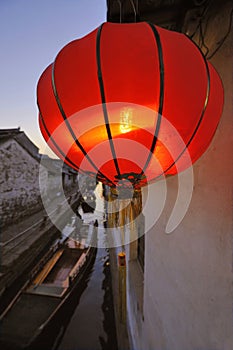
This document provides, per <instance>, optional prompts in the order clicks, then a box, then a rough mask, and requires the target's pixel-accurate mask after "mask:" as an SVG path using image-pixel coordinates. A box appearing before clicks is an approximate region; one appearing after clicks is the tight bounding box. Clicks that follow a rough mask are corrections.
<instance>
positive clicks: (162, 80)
mask: <svg viewBox="0 0 233 350" xmlns="http://www.w3.org/2000/svg"><path fill="white" fill-rule="evenodd" d="M147 24H148V25H149V26H150V28H151V29H152V31H153V34H154V37H155V41H156V44H157V48H158V56H159V71H160V95H159V108H158V118H157V123H156V127H155V132H154V137H153V141H152V144H151V148H150V153H149V155H148V158H147V160H146V163H145V165H144V167H143V170H142V172H141V174H140V175H143V173H145V170H146V168H147V167H148V165H149V163H150V160H151V157H152V155H153V152H154V150H155V146H156V143H157V140H158V135H159V130H160V126H161V120H162V113H163V102H164V62H163V50H162V44H161V41H160V36H159V33H158V31H157V29H156V28H155V26H154V25H153V24H151V23H147Z"/></svg>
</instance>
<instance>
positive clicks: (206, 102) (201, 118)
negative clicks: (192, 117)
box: [155, 35, 210, 179]
mask: <svg viewBox="0 0 233 350" xmlns="http://www.w3.org/2000/svg"><path fill="white" fill-rule="evenodd" d="M186 36H187V35H186ZM187 38H189V37H188V36H187ZM189 40H191V39H190V38H189ZM191 41H192V40H191ZM192 43H193V44H195V46H196V47H197V49H198V50H199V52H200V54H201V56H202V58H203V60H204V64H205V68H206V75H207V87H206V98H205V102H204V106H203V109H202V112H201V116H200V118H199V121H198V123H197V125H196V128H195V129H194V131H193V133H192V136H191V137H190V139H189V141H188V142H187V143H186V146H185V147H184V149H183V151H182V152H181V153H180V154H179V156H178V157H177V158H176V160H175V161H174V162H173V163H172V164H171V165H169V167H168V168H167V169H166V170H165V171H164V172H163V174H166V172H168V170H170V169H171V168H172V167H173V166H174V165H175V164H176V163H177V161H178V160H179V159H180V157H181V156H182V155H183V154H184V152H185V151H186V149H187V148H188V147H189V145H190V143H191V142H192V140H193V139H194V137H195V136H196V133H197V131H198V129H199V127H200V125H201V123H202V121H203V117H204V114H205V111H206V107H207V104H208V102H209V96H210V71H209V67H208V64H207V61H206V59H205V56H204V55H203V53H202V51H201V50H200V48H199V47H198V46H197V44H196V43H194V42H193V41H192ZM163 174H160V175H158V176H157V177H156V178H155V179H158V178H159V177H161V176H162V175H163Z"/></svg>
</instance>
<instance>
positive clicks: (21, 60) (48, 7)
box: [0, 0, 107, 152]
mask: <svg viewBox="0 0 233 350" xmlns="http://www.w3.org/2000/svg"><path fill="white" fill-rule="evenodd" d="M106 12H107V10H106V0H0V128H16V127H19V126H20V127H21V130H23V131H25V133H26V134H27V135H28V137H29V138H30V139H31V140H32V141H33V142H34V143H35V144H36V145H37V146H38V147H39V148H40V151H41V152H43V150H44V149H45V141H44V140H43V138H42V136H41V134H40V130H39V126H38V115H37V107H36V85H37V81H38V79H39V77H40V75H41V73H42V72H43V70H44V69H45V68H46V67H47V66H48V65H49V64H50V63H51V62H52V61H53V60H54V58H55V57H56V55H57V53H58V52H59V51H60V49H61V48H62V47H63V46H65V45H66V44H67V43H68V42H69V41H71V40H73V39H75V38H80V37H82V36H84V35H86V34H87V33H89V32H90V31H92V30H93V29H95V28H96V27H98V26H99V25H100V24H101V23H102V22H105V21H106Z"/></svg>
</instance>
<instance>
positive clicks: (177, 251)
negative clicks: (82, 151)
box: [129, 4, 233, 350]
mask: <svg viewBox="0 0 233 350" xmlns="http://www.w3.org/2000/svg"><path fill="white" fill-rule="evenodd" d="M228 5H229V4H228ZM228 5H227V6H228ZM211 16H212V17H210V18H208V27H209V31H207V32H206V37H205V39H206V43H208V44H209V45H210V44H211V42H215V43H216V42H217V41H218V40H217V39H218V36H219V35H220V34H219V32H220V31H221V33H222V36H223V35H224V28H228V26H227V25H226V23H228V25H229V22H230V21H229V18H230V17H229V16H230V8H229V6H228V7H227V8H224V9H222V10H221V9H219V10H218V11H215V12H214V13H212V14H211ZM232 39H233V38H232V31H231V34H229V35H228V37H227V39H226V40H225V41H224V42H223V43H222V45H221V47H220V49H219V50H218V51H217V52H216V53H215V55H214V56H213V58H212V63H213V65H214V66H215V67H216V69H217V71H218V72H219V74H220V76H221V78H222V81H223V85H224V91H225V103H224V111H223V115H222V118H221V121H220V124H219V126H218V129H217V132H216V134H215V136H214V139H213V141H212V143H211V145H210V147H209V149H208V150H207V151H206V152H205V154H204V155H203V156H202V157H201V159H199V160H198V161H197V162H196V164H195V165H194V167H193V170H194V181H195V183H194V191H193V197H192V201H191V204H190V207H189V210H188V212H187V214H186V216H185V218H184V219H183V221H182V222H181V224H180V225H179V226H178V227H177V228H176V229H175V231H174V232H173V233H172V234H171V235H166V234H165V227H166V224H167V220H168V217H169V215H170V213H171V210H172V207H173V206H174V202H175V199H176V195H177V177H174V178H169V179H167V191H168V194H167V201H166V205H165V208H164V210H163V213H162V215H161V217H160V218H159V220H158V222H157V223H156V225H155V226H154V227H153V228H152V229H151V230H150V231H149V232H148V233H147V234H146V237H145V241H146V248H145V256H146V261H145V274H144V290H143V310H142V311H140V310H138V308H137V303H138V296H137V295H136V294H135V290H136V289H135V288H136V284H135V283H134V284H132V283H131V285H130V290H129V300H130V303H131V305H133V307H131V308H130V310H131V314H130V318H129V321H130V320H131V322H129V323H130V328H129V329H130V330H131V335H132V339H133V350H187V349H188V350H232V349H233V313H232V310H233V287H232V282H233V274H232V248H233V247H232V242H233V212H232V208H233V196H232V194H233V175H232V174H233V162H232V159H233V157H232V156H233V105H232V88H233V81H232V77H233V69H232V57H233V52H232ZM156 188H157V185H155V186H151V189H150V191H151V192H150V193H151V194H152V195H154V196H155V198H156V196H157V192H156ZM154 210H155V209H154V208H152V207H151V211H150V213H149V215H150V216H153V215H154ZM146 220H147V217H146ZM140 314H141V315H142V316H143V317H139V315H140ZM132 320H137V322H134V324H132Z"/></svg>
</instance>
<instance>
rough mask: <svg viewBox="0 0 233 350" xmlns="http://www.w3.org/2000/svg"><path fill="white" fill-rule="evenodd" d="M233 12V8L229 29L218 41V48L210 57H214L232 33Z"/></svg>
mask: <svg viewBox="0 0 233 350" xmlns="http://www.w3.org/2000/svg"><path fill="white" fill-rule="evenodd" d="M232 14H233V9H232V10H231V14H230V22H229V27H228V30H227V32H226V34H225V35H224V37H223V38H222V39H221V40H220V41H219V42H218V46H217V48H216V49H215V50H214V51H213V52H212V53H211V55H209V56H207V58H208V59H210V58H212V57H213V56H214V55H215V54H216V52H217V51H218V50H219V49H220V47H221V46H222V45H223V43H224V42H225V40H226V38H227V37H228V35H229V34H230V32H231V25H232Z"/></svg>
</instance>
